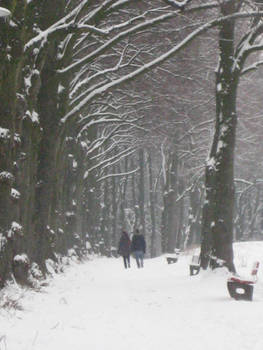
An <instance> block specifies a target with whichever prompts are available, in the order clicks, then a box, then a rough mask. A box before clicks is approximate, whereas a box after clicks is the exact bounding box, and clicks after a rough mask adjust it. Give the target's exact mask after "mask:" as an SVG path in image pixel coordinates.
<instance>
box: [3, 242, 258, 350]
mask: <svg viewBox="0 0 263 350" xmlns="http://www.w3.org/2000/svg"><path fill="white" fill-rule="evenodd" d="M190 260H191V256H190V255H189V254H188V255H187V254H183V255H182V256H180V258H179V260H178V262H177V263H176V264H170V265H168V264H167V262H166V260H165V257H164V256H162V257H159V258H155V259H151V260H150V259H147V260H146V261H145V267H144V268H143V269H138V268H137V267H136V266H135V261H134V260H132V267H131V269H129V270H125V269H124V267H123V264H122V260H121V258H119V259H113V258H110V259H109V258H94V259H92V260H90V261H87V262H86V263H85V264H76V263H75V264H73V265H72V266H70V267H69V268H67V270H66V272H65V273H63V274H60V275H56V276H55V278H54V279H52V280H51V281H50V284H49V286H47V287H45V288H43V290H42V291H41V292H33V291H22V290H21V289H19V288H18V287H17V289H15V286H12V287H9V289H8V290H7V291H6V292H5V293H11V292H14V291H15V290H16V292H18V291H19V292H20V294H21V293H22V292H23V299H22V300H19V302H20V303H21V304H22V306H23V310H12V309H9V310H7V309H5V308H2V309H1V310H0V350H2V349H4V350H58V349H61V350H72V349H73V350H134V349H137V350H162V349H163V350H174V349H178V350H211V349H212V350H247V349H248V350H262V349H263V338H262V330H263V277H261V270H263V242H250V243H238V244H236V245H235V261H236V266H237V268H238V272H240V273H246V271H247V270H249V269H250V268H251V266H252V263H253V261H254V260H259V261H260V262H261V265H260V270H259V280H258V283H257V284H256V286H255V289H254V298H253V301H252V302H248V301H236V300H234V299H231V298H230V297H229V294H228V291H227V288H226V280H227V276H228V274H227V272H226V271H225V270H222V271H218V272H216V273H211V272H203V271H202V272H201V273H200V274H199V275H197V276H190V275H189V262H190ZM262 276H263V275H262ZM8 295H10V294H8ZM2 297H3V293H2ZM5 297H6V296H5ZM10 298H11V296H10Z"/></svg>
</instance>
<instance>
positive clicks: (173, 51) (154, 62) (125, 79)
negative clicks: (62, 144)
mask: <svg viewBox="0 0 263 350" xmlns="http://www.w3.org/2000/svg"><path fill="white" fill-rule="evenodd" d="M262 15H263V12H250V13H249V12H248V13H243V12H242V13H235V14H233V15H229V16H223V17H219V18H216V19H213V20H212V21H210V22H208V23H206V24H204V25H202V26H200V27H198V28H197V29H196V30H194V31H193V32H192V33H190V34H188V35H187V36H186V37H185V38H184V39H183V40H182V41H181V42H180V43H179V44H177V45H175V46H174V47H173V48H172V49H170V50H169V51H167V52H166V53H164V54H162V55H160V56H159V57H158V58H156V59H154V60H152V61H150V62H148V63H146V64H145V65H143V66H142V67H140V68H138V69H136V70H134V71H133V72H131V73H129V74H127V75H124V76H122V77H120V78H118V79H115V80H113V81H111V82H109V83H107V84H105V85H103V86H102V87H100V88H97V89H94V90H93V91H92V92H90V93H89V94H88V95H87V96H86V97H85V98H84V99H83V100H82V101H81V102H80V103H79V104H78V105H77V106H75V107H74V108H73V109H72V110H71V111H70V112H69V113H67V114H66V115H65V117H64V118H63V119H62V120H61V122H62V123H64V122H66V121H67V120H68V119H69V118H70V117H72V116H73V115H75V114H76V113H78V112H80V110H81V109H82V108H83V107H84V106H85V105H86V104H87V103H88V102H90V101H92V100H93V99H94V98H96V97H98V96H100V95H102V94H103V93H105V92H107V91H110V90H111V89H113V88H115V87H116V86H118V85H121V84H123V83H126V82H128V81H130V80H133V79H134V78H135V77H138V76H139V75H141V74H144V73H146V72H147V71H149V70H152V69H153V68H155V67H157V66H159V65H160V64H162V63H163V62H165V61H167V60H168V59H169V58H171V57H172V56H174V55H175V54H177V53H178V52H179V51H181V50H182V49H183V48H185V47H186V46H187V45H188V44H189V43H191V42H192V41H193V40H194V39H195V38H196V37H198V36H199V35H201V34H203V33H204V32H206V31H208V30H209V29H211V28H213V27H216V26H218V25H219V24H220V23H222V22H223V21H226V20H228V19H240V18H248V17H254V16H255V17H257V16H262Z"/></svg>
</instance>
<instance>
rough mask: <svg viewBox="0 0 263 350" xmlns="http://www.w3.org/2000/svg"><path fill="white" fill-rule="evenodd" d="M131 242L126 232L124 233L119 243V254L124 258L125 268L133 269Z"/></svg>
mask: <svg viewBox="0 0 263 350" xmlns="http://www.w3.org/2000/svg"><path fill="white" fill-rule="evenodd" d="M130 249H131V240H130V237H129V235H128V233H127V232H126V231H122V234H121V238H120V241H119V247H118V254H119V255H121V256H122V257H123V262H124V267H125V269H127V267H131V265H130V253H131V250H130Z"/></svg>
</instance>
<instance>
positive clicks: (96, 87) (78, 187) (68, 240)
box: [0, 0, 263, 283]
mask: <svg viewBox="0 0 263 350" xmlns="http://www.w3.org/2000/svg"><path fill="white" fill-rule="evenodd" d="M1 5H2V6H5V7H6V8H8V9H9V10H10V11H11V13H12V16H11V18H10V20H9V21H8V22H6V21H4V20H2V19H0V20H1V23H0V43H1V51H0V100H1V104H0V123H1V124H0V244H1V247H0V250H1V255H0V276H1V281H2V283H4V282H5V280H6V279H7V278H8V277H9V276H10V274H11V273H12V274H14V276H15V278H16V279H17V280H18V281H21V282H24V281H25V278H26V279H28V276H30V277H31V278H33V277H34V276H36V275H39V274H40V273H42V274H43V273H45V272H46V262H47V261H48V260H52V261H54V262H55V263H57V264H59V263H60V261H61V259H62V257H65V256H68V255H69V254H73V253H74V254H77V255H79V256H81V255H82V254H83V253H84V252H85V251H86V250H87V249H88V250H91V251H95V252H99V253H102V254H106V255H108V256H109V255H111V254H114V251H115V250H114V248H115V247H116V242H117V240H118V238H119V232H120V230H121V229H122V228H123V227H125V228H126V229H128V230H129V231H130V232H132V231H133V230H134V228H135V227H139V228H140V230H141V231H142V232H143V233H144V234H145V235H146V238H147V240H148V246H149V247H150V249H149V255H150V256H156V255H158V254H160V253H163V252H173V251H174V248H185V247H186V246H189V245H193V244H198V243H199V242H200V239H201V242H202V249H201V253H202V254H201V257H202V266H203V267H204V268H206V267H207V264H208V260H209V259H210V258H211V256H213V257H216V258H218V259H221V260H224V261H225V262H226V265H227V266H228V268H229V269H230V270H234V265H233V254H232V240H233V234H234V233H235V232H236V233H235V235H236V238H238V239H241V238H243V237H245V236H246V235H248V234H249V235H250V232H252V234H253V235H256V234H258V233H259V232H260V228H261V225H262V206H261V201H260V190H258V189H259V188H261V182H260V177H261V170H260V169H259V168H257V172H254V171H253V166H254V164H253V163H254V162H253V159H254V158H253V159H252V158H249V160H247V162H249V163H250V168H251V171H248V169H247V167H246V169H245V170H244V166H243V165H242V162H243V161H242V159H240V161H239V160H238V161H237V164H236V169H237V173H238V174H240V177H239V179H238V181H237V182H236V184H237V189H238V192H237V193H238V195H237V196H236V197H235V193H234V150H235V143H236V142H235V140H236V127H237V111H236V109H237V108H236V103H237V99H238V92H237V91H238V90H237V88H238V85H239V81H240V78H241V76H242V75H244V73H245V72H250V71H251V70H254V69H257V67H258V66H259V65H260V63H258V62H257V60H256V59H257V58H258V55H256V56H255V57H254V56H252V54H253V53H254V52H255V53H257V52H259V51H260V50H261V45H260V42H259V39H260V38H261V32H262V22H261V16H262V14H263V13H261V12H260V6H259V5H258V4H257V3H255V2H254V1H246V2H245V1H237V0H228V1H215V2H213V1H207V2H206V3H204V2H202V1H188V0H184V1H175V0H154V1H151V2H149V1H135V0H134V1H129V0H105V1H102V0H101V1H95V0H94V1H92V0H90V1H87V0H82V1H80V0H57V1H56V7H54V2H53V1H51V0H46V1H45V2H43V1H41V0H34V1H30V2H29V1H15V0H5V1H2V2H1ZM236 27H237V28H238V34H237V35H235V30H236ZM201 35H202V36H201ZM216 38H219V47H217V44H216ZM194 39H195V41H193V40H194ZM207 52H208V53H209V54H207ZM218 55H219V64H218V68H217V71H216V77H215V78H214V76H213V73H212V71H213V68H214V66H215V62H216V60H217V56H218ZM247 63H248V64H247ZM259 79H260V77H259V76H258V74H257V80H259ZM245 83H246V86H249V81H245ZM214 84H216V94H215V99H213V95H214V93H213V89H214V88H213V86H214ZM242 91H243V90H241V92H240V94H242ZM251 96H253V97H254V98H255V101H256V102H255V105H253V106H251V104H249V105H248V101H249V100H250V98H251ZM240 97H241V99H242V102H241V104H240V105H241V106H242V111H240V115H241V118H242V121H243V122H242V123H243V124H241V126H242V128H241V129H240V137H238V138H237V141H238V142H237V147H238V149H239V154H240V155H246V152H252V153H253V152H254V151H255V148H254V147H253V145H251V143H249V142H250V137H251V135H254V131H255V130H257V131H258V130H259V127H261V123H260V114H259V113H258V112H257V106H258V105H259V104H258V96H257V95H255V94H252V93H251V94H249V95H248V96H247V95H245V96H244V95H242V96H240ZM214 106H216V107H214ZM246 113H253V119H252V118H250V120H247V119H246V118H245V117H246ZM214 115H216V122H215V133H214V136H212V132H213V128H214ZM243 117H244V118H243ZM254 118H255V120H254ZM249 123H251V127H249V128H248V127H247V125H248V124H249ZM255 125H256V127H255ZM250 128H252V129H254V128H255V130H251V131H250ZM245 133H246V134H247V135H248V136H247V137H246V138H245V140H244V136H243V135H244V134H245ZM212 139H213V143H212V148H211V151H210V155H209V157H208V159H207V163H206V164H207V165H206V169H205V173H204V162H205V159H206V157H207V153H208V149H209V147H210V141H211V140H212ZM241 139H242V141H241ZM256 139H257V138H256V137H255V138H254V139H253V140H256ZM239 140H240V142H239ZM240 157H241V156H240ZM254 192H256V193H257V196H255V195H254ZM203 203H204V208H203V211H202V204H203ZM234 209H235V210H234ZM234 219H235V225H234ZM256 231H257V233H256ZM214 261H216V259H215V260H214Z"/></svg>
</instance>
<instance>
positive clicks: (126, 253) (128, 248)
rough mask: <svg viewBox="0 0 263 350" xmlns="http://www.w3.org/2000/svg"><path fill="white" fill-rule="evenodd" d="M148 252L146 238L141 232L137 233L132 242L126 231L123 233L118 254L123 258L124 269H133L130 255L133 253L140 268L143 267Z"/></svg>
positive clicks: (137, 231)
mask: <svg viewBox="0 0 263 350" xmlns="http://www.w3.org/2000/svg"><path fill="white" fill-rule="evenodd" d="M145 251H146V243H145V239H144V236H143V235H142V234H141V233H140V232H139V230H136V231H135V234H134V235H133V237H132V240H130V237H129V235H128V233H127V232H126V231H122V234H121V238H120V241H119V247H118V254H119V255H121V256H122V257H123V262H124V267H125V269H127V267H131V265H130V254H131V253H133V255H134V258H135V260H136V264H137V267H138V268H141V267H143V259H144V254H145Z"/></svg>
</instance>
